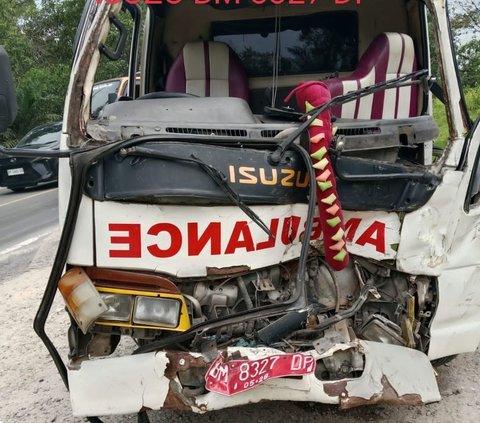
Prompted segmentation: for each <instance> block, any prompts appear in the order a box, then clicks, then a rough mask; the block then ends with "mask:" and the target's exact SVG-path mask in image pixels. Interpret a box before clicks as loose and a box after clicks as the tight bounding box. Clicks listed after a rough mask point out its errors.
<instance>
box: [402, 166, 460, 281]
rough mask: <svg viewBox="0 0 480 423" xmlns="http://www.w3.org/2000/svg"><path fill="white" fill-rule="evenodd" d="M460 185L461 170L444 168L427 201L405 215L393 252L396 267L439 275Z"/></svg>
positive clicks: (457, 213) (453, 224)
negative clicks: (445, 169) (440, 181)
mask: <svg viewBox="0 0 480 423" xmlns="http://www.w3.org/2000/svg"><path fill="white" fill-rule="evenodd" d="M464 185H465V175H464V174H463V173H462V172H456V171H448V172H446V173H445V175H444V177H443V181H442V183H441V184H440V185H439V187H438V188H437V190H436V191H435V193H434V194H433V196H432V198H431V199H430V201H429V202H428V203H427V204H426V205H425V206H423V207H422V208H420V209H418V210H416V211H414V212H412V213H408V214H407V215H405V218H404V220H403V226H402V232H401V236H400V244H399V248H398V254H397V268H398V270H400V271H402V272H405V273H410V274H413V275H428V276H438V275H440V273H441V272H442V268H443V267H444V264H445V262H446V261H447V253H448V251H449V249H450V246H451V243H452V240H453V237H454V230H455V227H456V224H457V221H458V218H459V216H460V214H462V213H463V208H462V206H463V195H464V194H465V190H466V188H465V186H464ZM460 198H462V200H459V199H460Z"/></svg>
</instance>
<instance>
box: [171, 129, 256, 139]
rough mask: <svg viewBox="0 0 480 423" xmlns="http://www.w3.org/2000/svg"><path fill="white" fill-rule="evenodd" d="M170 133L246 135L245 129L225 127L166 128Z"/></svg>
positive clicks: (223, 135)
mask: <svg viewBox="0 0 480 423" xmlns="http://www.w3.org/2000/svg"><path fill="white" fill-rule="evenodd" d="M166 131H167V132H168V133H170V134H184V135H217V136H221V137H246V136H247V131H246V130H245V129H226V128H179V127H177V128H167V129H166Z"/></svg>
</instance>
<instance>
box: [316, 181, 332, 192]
mask: <svg viewBox="0 0 480 423" xmlns="http://www.w3.org/2000/svg"><path fill="white" fill-rule="evenodd" d="M317 184H318V186H319V188H320V189H321V190H322V191H326V190H327V189H329V188H332V186H333V185H332V182H331V181H326V182H317Z"/></svg>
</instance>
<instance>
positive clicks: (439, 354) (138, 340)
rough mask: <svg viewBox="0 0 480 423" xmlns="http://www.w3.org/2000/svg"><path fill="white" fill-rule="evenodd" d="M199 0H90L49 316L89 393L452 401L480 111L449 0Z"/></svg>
mask: <svg viewBox="0 0 480 423" xmlns="http://www.w3.org/2000/svg"><path fill="white" fill-rule="evenodd" d="M111 3H115V4H111ZM154 3H155V4H154ZM197 3H199V2H197ZM200 3H203V4H195V2H194V1H188V0H183V1H170V2H169V1H163V2H161V1H145V2H138V1H133V0H132V1H128V0H126V1H123V3H122V2H120V1H108V2H107V1H95V0H88V1H87V4H86V6H85V11H84V14H83V17H82V20H81V24H80V27H79V30H78V34H77V39H76V46H75V52H74V59H73V68H72V74H71V80H70V88H69V94H68V97H67V100H66V106H65V114H64V116H65V118H64V126H63V136H62V147H61V151H60V152H59V153H58V155H60V156H62V157H63V158H62V159H61V165H60V206H61V221H62V224H63V232H62V236H61V240H60V245H59V249H58V252H57V256H56V260H55V264H54V266H53V269H52V273H51V276H50V279H49V280H48V283H47V285H46V290H45V295H44V297H43V299H42V302H41V305H40V308H39V310H38V313H37V316H36V319H35V323H34V327H35V330H36V332H37V334H38V335H39V336H40V338H41V339H42V341H43V342H44V343H45V345H46V347H47V348H48V350H49V352H50V354H51V356H52V358H53V361H54V362H55V365H56V366H57V368H58V370H59V372H60V374H61V376H62V378H63V380H64V382H65V384H66V385H67V386H68V388H69V390H70V396H71V403H72V409H73V413H74V415H76V416H84V417H87V418H88V419H89V421H91V422H100V421H101V420H100V418H99V417H95V416H105V415H111V414H123V413H138V416H139V417H138V418H139V421H144V422H145V421H148V417H147V411H148V410H159V409H162V408H175V409H182V410H191V411H193V412H197V413H204V412H208V411H210V410H218V409H222V408H227V407H232V406H237V405H242V404H248V403H252V402H259V401H265V400H290V401H313V402H319V403H326V404H338V405H339V406H340V407H341V408H350V407H355V406H358V405H363V404H377V403H390V404H410V405H412V404H424V403H429V402H433V401H439V400H440V394H439V390H438V387H437V382H436V378H435V372H434V370H433V367H432V365H438V364H441V363H442V362H445V361H446V360H448V359H449V358H450V357H452V356H454V355H456V354H459V353H464V352H469V351H475V349H476V348H477V346H478V344H479V341H480V280H479V279H480V253H479V251H480V207H479V204H480V195H479V193H480V168H479V159H480V153H479V143H480V129H478V122H477V124H476V125H474V124H473V122H472V121H471V120H470V118H469V116H468V112H467V110H466V107H465V102H464V99H463V94H462V89H461V84H460V81H459V79H458V72H457V68H456V61H455V57H454V52H453V47H452V38H451V35H450V29H449V20H448V14H447V5H446V1H445V0H424V1H419V0H389V1H388V2H386V1H384V0H368V1H363V2H361V4H357V2H353V1H352V2H342V3H344V4H342V5H339V4H336V3H338V2H335V1H333V0H332V1H327V0H325V1H313V2H310V1H309V2H304V3H306V4H289V3H291V2H287V1H285V2H279V1H276V2H273V1H272V2H268V1H265V2H260V1H256V2H255V1H249V0H245V1H244V0H238V1H230V2H228V1H224V2H222V1H215V2H214V1H211V2H200ZM260 3H261V4H260ZM272 3H281V4H272ZM295 3H301V2H295ZM387 3H388V4H387ZM429 33H430V34H431V35H433V37H432V39H429ZM431 46H435V48H433V47H431ZM125 58H127V60H128V63H129V71H128V73H129V82H130V84H129V87H130V88H129V91H128V93H127V95H125V96H122V97H119V98H114V97H112V98H110V99H109V104H107V105H106V106H105V107H103V109H102V110H100V111H98V113H97V112H96V113H95V114H94V115H93V114H92V113H91V92H92V86H93V84H94V83H95V81H96V80H99V79H98V78H99V77H98V75H97V77H96V73H97V70H99V69H100V68H101V67H102V66H109V65H111V63H109V61H115V60H125ZM433 61H435V62H436V64H438V69H439V74H438V75H432V71H431V66H430V63H431V62H433ZM112 76H121V75H112ZM102 77H103V78H105V76H104V74H102ZM96 78H97V79H96ZM138 80H139V81H140V87H139V88H138V87H137V88H136V87H135V86H136V81H138ZM290 93H292V94H291V95H289V94H290ZM432 93H433V94H432ZM433 95H435V96H436V97H437V98H439V99H440V100H441V101H442V102H443V103H444V106H445V111H446V119H447V120H448V127H449V138H448V141H446V143H445V144H444V145H442V143H439V141H438V134H439V131H438V124H437V122H436V121H435V120H434V119H433V117H432V114H431V110H432V101H433V100H432V99H433ZM285 100H287V101H285ZM4 153H5V151H4ZM57 292H60V293H61V295H62V296H63V298H64V300H65V303H66V306H67V312H68V314H69V316H70V320H71V325H70V327H69V328H67V327H66V328H65V336H68V342H69V347H70V352H69V356H68V357H61V356H60V355H59V353H58V351H57V349H56V348H55V346H54V345H53V343H52V342H51V341H50V339H49V337H48V336H47V334H46V332H45V321H46V319H47V317H48V315H49V312H50V309H51V305H52V301H53V299H54V297H55V295H56V293H57ZM126 338H130V339H133V340H134V343H133V342H132V343H128V342H123V341H125V340H126ZM117 346H118V348H117ZM132 346H133V347H132Z"/></svg>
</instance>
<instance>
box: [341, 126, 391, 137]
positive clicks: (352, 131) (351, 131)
mask: <svg viewBox="0 0 480 423" xmlns="http://www.w3.org/2000/svg"><path fill="white" fill-rule="evenodd" d="M380 132H382V131H381V130H380V128H379V127H378V126H371V127H364V128H338V130H337V134H338V135H345V136H355V135H373V134H379V133H380Z"/></svg>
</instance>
